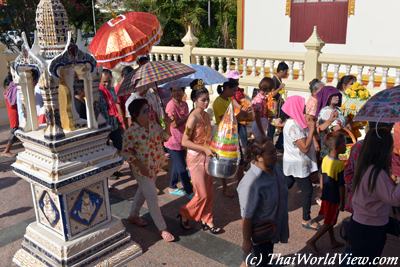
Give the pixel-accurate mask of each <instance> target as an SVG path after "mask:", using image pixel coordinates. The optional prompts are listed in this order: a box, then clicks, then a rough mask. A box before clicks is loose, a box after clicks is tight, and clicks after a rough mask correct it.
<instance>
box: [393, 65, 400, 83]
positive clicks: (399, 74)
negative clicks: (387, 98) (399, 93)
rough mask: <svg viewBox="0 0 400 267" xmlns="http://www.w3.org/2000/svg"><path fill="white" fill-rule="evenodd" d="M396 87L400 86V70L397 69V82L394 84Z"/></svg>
mask: <svg viewBox="0 0 400 267" xmlns="http://www.w3.org/2000/svg"><path fill="white" fill-rule="evenodd" d="M394 85H395V86H397V85H400V69H396V80H395V82H394Z"/></svg>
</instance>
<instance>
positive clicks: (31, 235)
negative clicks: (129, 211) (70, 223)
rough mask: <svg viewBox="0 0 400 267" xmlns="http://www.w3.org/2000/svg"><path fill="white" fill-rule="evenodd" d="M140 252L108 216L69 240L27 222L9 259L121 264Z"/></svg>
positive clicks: (38, 265) (61, 263)
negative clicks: (24, 231)
mask: <svg viewBox="0 0 400 267" xmlns="http://www.w3.org/2000/svg"><path fill="white" fill-rule="evenodd" d="M141 254H142V249H141V248H140V246H139V245H138V244H136V243H135V242H133V241H131V237H130V234H128V233H127V232H126V231H125V227H124V225H123V224H122V223H121V221H120V220H119V219H117V218H115V217H112V220H111V222H109V223H107V224H105V225H103V226H99V228H98V229H96V230H94V231H93V232H92V233H90V234H86V235H84V236H82V237H78V238H76V239H74V240H71V241H63V240H62V239H61V238H60V239H58V238H54V234H53V233H51V232H50V231H49V230H48V229H46V228H45V227H44V226H42V225H39V224H38V223H36V222H35V223H31V224H30V225H29V226H28V227H27V228H26V233H25V236H24V239H23V242H22V248H21V249H20V250H18V251H17V253H16V254H15V255H14V258H13V262H14V263H15V264H16V265H18V266H32V267H33V266H35V267H41V266H99V267H100V266H123V265H125V264H126V263H127V262H129V261H130V260H132V259H134V258H135V257H137V256H139V255H141Z"/></svg>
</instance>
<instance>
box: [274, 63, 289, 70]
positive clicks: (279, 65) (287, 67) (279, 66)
mask: <svg viewBox="0 0 400 267" xmlns="http://www.w3.org/2000/svg"><path fill="white" fill-rule="evenodd" d="M288 69H289V66H288V64H286V63H285V62H284V61H282V62H279V64H278V68H277V69H276V72H280V71H285V70H288Z"/></svg>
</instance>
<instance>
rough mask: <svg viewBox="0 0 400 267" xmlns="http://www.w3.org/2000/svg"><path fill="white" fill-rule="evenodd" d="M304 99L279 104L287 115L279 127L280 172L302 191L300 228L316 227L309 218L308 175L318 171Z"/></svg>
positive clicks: (290, 99)
mask: <svg viewBox="0 0 400 267" xmlns="http://www.w3.org/2000/svg"><path fill="white" fill-rule="evenodd" d="M304 110H305V100H304V98H303V97H301V96H291V97H288V98H287V100H286V101H285V104H283V106H282V111H283V112H285V114H286V115H287V116H288V117H289V119H288V120H287V121H286V123H285V126H284V127H283V140H284V141H283V142H284V143H283V146H284V152H283V173H284V174H285V175H286V176H287V177H289V178H291V179H292V180H294V181H295V182H297V185H298V187H299V188H300V190H301V194H302V206H303V222H302V225H303V227H305V228H307V229H314V230H317V229H318V224H317V223H313V222H312V220H311V216H310V214H311V202H312V195H313V187H312V183H311V180H310V175H311V173H313V172H316V171H318V166H317V158H316V155H315V148H314V143H313V136H314V133H315V121H314V120H312V119H309V120H308V121H306V117H305V114H304Z"/></svg>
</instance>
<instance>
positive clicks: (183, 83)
mask: <svg viewBox="0 0 400 267" xmlns="http://www.w3.org/2000/svg"><path fill="white" fill-rule="evenodd" d="M189 67H191V68H192V69H194V70H195V71H196V72H195V73H193V74H190V75H188V76H186V77H183V78H180V79H178V80H175V81H171V82H168V83H164V84H162V85H161V86H160V87H162V88H168V89H169V88H172V87H173V88H176V87H187V86H189V85H190V83H191V82H192V81H193V80H195V79H202V80H203V81H204V84H206V85H211V84H219V83H224V82H226V81H228V79H227V78H225V76H224V75H222V74H221V73H219V72H218V71H216V70H214V69H212V68H210V67H207V66H202V65H196V64H189Z"/></svg>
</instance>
